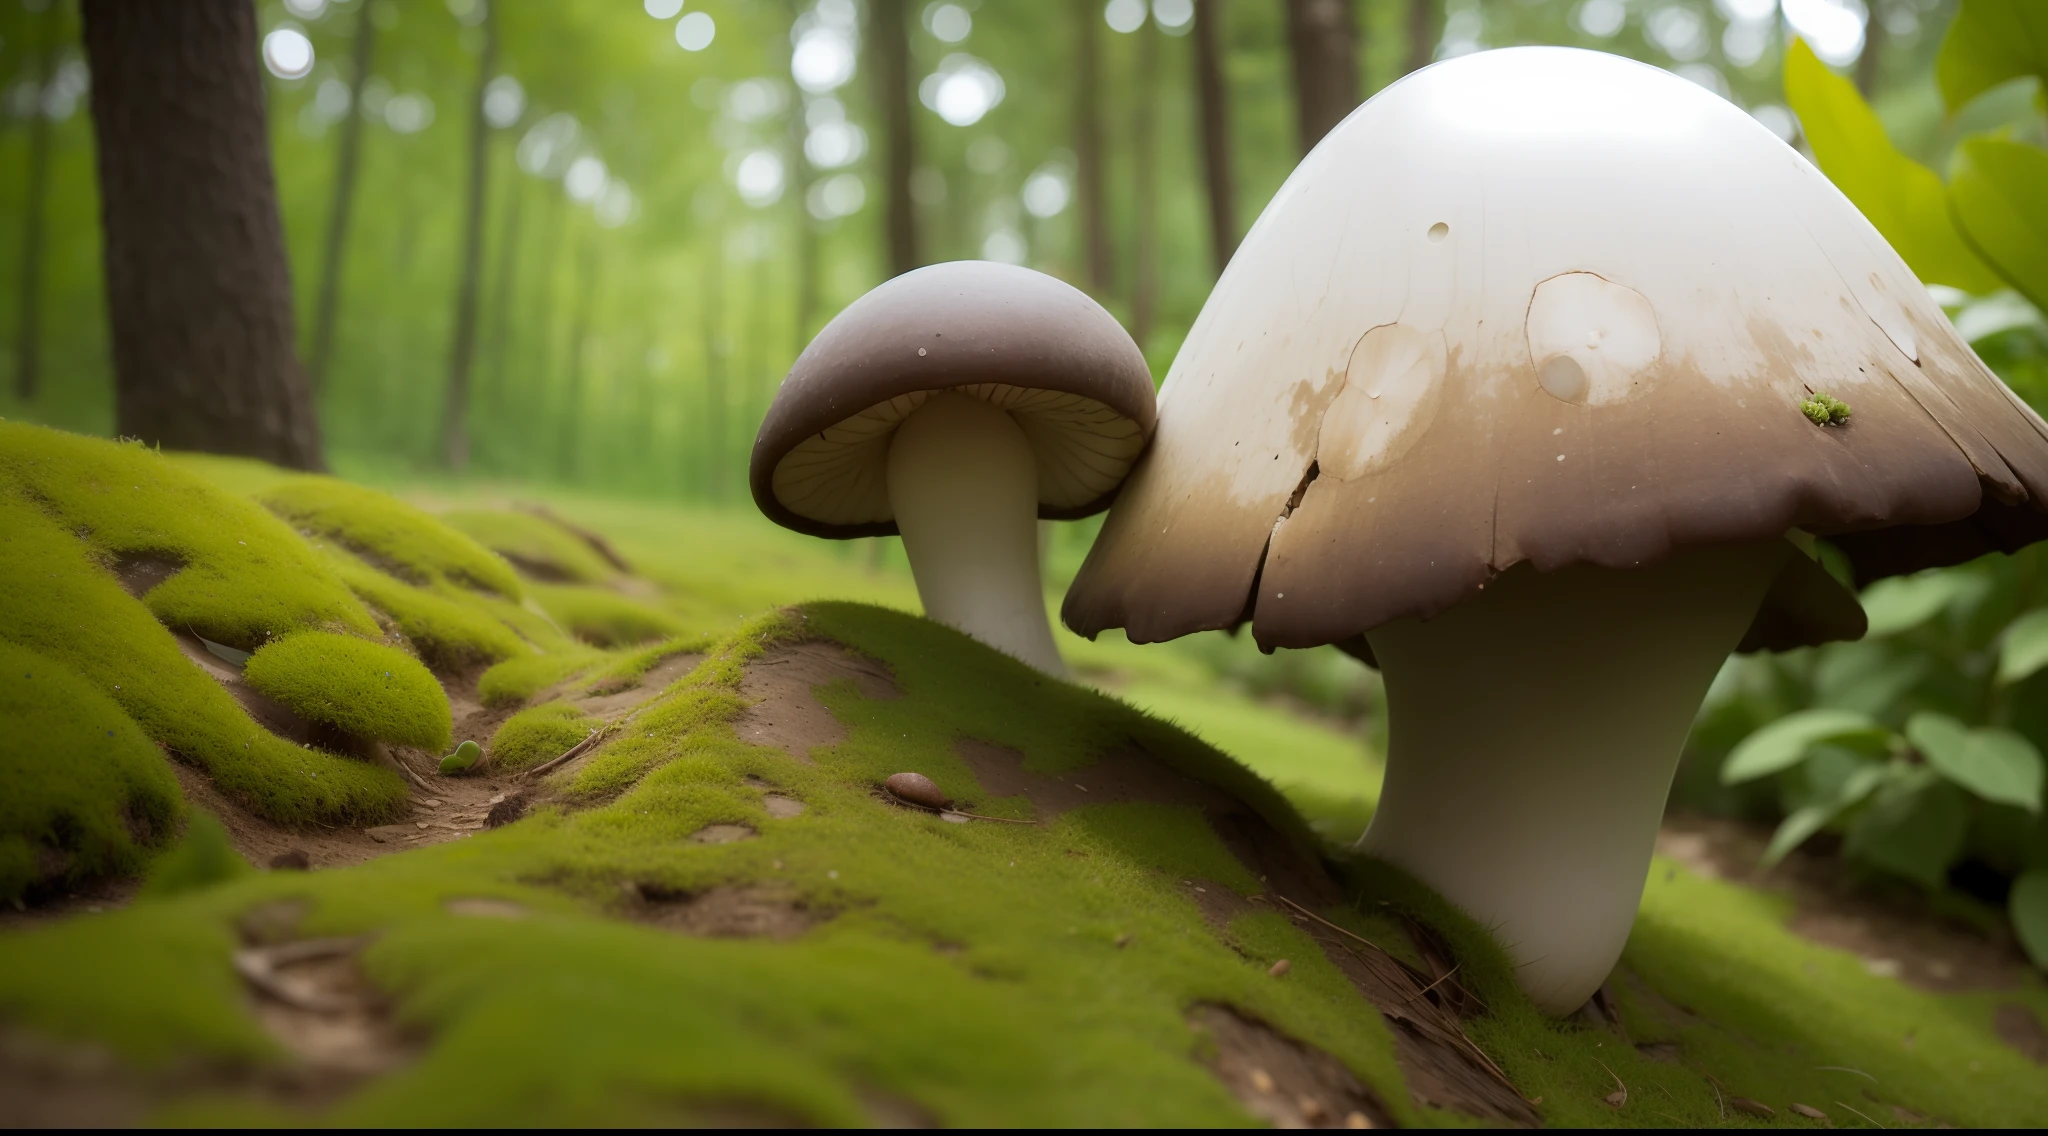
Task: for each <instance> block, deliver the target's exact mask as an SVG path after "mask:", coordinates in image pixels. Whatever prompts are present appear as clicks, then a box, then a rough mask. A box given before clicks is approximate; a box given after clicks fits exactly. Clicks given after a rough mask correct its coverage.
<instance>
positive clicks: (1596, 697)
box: [1358, 540, 1797, 1014]
mask: <svg viewBox="0 0 2048 1136" xmlns="http://www.w3.org/2000/svg"><path fill="white" fill-rule="evenodd" d="M1787 555H1797V553H1796V552H1794V551H1793V550H1792V549H1791V548H1790V546H1788V545H1787V544H1786V543H1785V542H1784V541H1782V540H1772V541H1768V542H1764V543H1760V544H1743V545H1733V546H1724V547H1716V548H1706V549H1699V550H1695V551H1692V552H1688V553H1684V554H1681V555H1679V556H1676V557H1673V558H1672V559H1670V560H1667V561H1665V562H1664V563H1662V564H1658V565H1655V566H1652V567H1649V568H1635V569H1628V570H1615V569H1606V568H1596V567H1592V566H1578V567H1572V568H1567V569H1564V570H1561V571H1558V572H1553V573H1538V572H1535V571H1533V570H1531V569H1529V568H1527V567H1522V568H1518V569H1516V570H1513V571H1510V572H1508V573H1505V574H1503V575H1501V576H1498V577H1496V578H1495V579H1494V580H1493V581H1492V582H1491V583H1490V584H1489V585H1488V586H1487V588H1486V589H1485V590H1484V591H1483V592H1481V593H1480V594H1478V595H1477V596H1474V597H1473V598H1471V599H1468V600H1465V601H1463V602H1461V603H1459V604H1457V605H1456V606H1454V607H1452V608H1450V609H1448V610H1446V611H1443V612H1441V613H1439V614H1437V615H1436V616H1434V617H1433V618H1431V619H1429V620H1427V621H1424V620H1418V619H1415V618H1413V617H1409V618H1405V619H1401V620H1397V621H1395V622H1393V623H1389V624H1387V625H1386V626H1384V627H1381V628H1379V629H1378V630H1375V631H1372V632H1370V633H1368V635H1367V639H1368V640H1369V641H1370V642H1371V644H1372V650H1373V654H1374V655H1375V656H1376V657H1377V658H1378V660H1379V664H1380V667H1381V670H1382V672H1383V673H1384V674H1385V676H1386V683H1387V708H1388V714H1389V722H1388V725H1389V727H1390V739H1389V745H1388V757H1387V775H1386V783H1385V786H1384V788H1383V790H1382V792H1381V795H1380V802H1379V809H1378V811H1377V812H1376V813H1375V814H1374V816H1373V819H1372V824H1371V826H1370V827H1369V828H1367V829H1366V833H1365V835H1364V836H1363V837H1362V838H1361V839H1360V840H1359V842H1358V847H1359V849H1360V850H1361V851H1363V852H1366V853H1368V854H1370V855H1373V856H1377V857H1379V858H1381V859H1384V860H1388V861H1390V862H1392V863H1394V864H1396V865H1398V866H1399V867H1401V868H1403V869H1405V870H1407V871H1408V872H1410V873H1412V874H1414V875H1415V876H1416V877H1418V878H1420V879H1421V880H1422V881H1423V882H1424V883H1426V884H1428V885H1429V886H1431V887H1433V888H1435V889H1436V890H1437V891H1438V892H1439V893H1440V894H1442V895H1443V896H1444V898H1446V899H1448V900H1450V901H1451V902H1452V903H1453V904H1456V905H1457V906H1458V907H1459V908H1461V909H1462V910H1463V911H1464V912H1465V913H1466V914H1468V915H1470V916H1471V917H1472V918H1473V919H1474V920H1475V921H1476V922H1478V923H1479V924H1480V925H1481V926H1483V927H1485V928H1487V929H1488V930H1489V931H1491V932H1492V933H1493V935H1494V936H1495V938H1496V939H1497V940H1498V941H1499V942H1500V944H1501V946H1502V947H1503V948H1504V949H1505V950H1506V951H1507V953H1508V955H1509V957H1510V958H1511V959H1512V960H1513V961H1514V963H1515V967H1516V977H1517V981H1518V982H1519V983H1520V985H1521V987H1522V989H1523V990H1524V991H1525V992H1527V993H1528V995H1529V997H1530V998H1531V999H1533V1000H1534V1001H1535V1003H1536V1005H1537V1007H1538V1008H1540V1009H1542V1010H1544V1011H1545V1012H1548V1013H1552V1014H1565V1013H1569V1012H1571V1011H1572V1010H1575V1009H1577V1008H1578V1007H1579V1006H1580V1005H1582V1004H1584V1002H1585V1000H1586V999H1587V998H1588V997H1590V996H1591V995H1592V993H1593V991H1594V990H1596V989H1598V987H1599V985H1600V983H1601V982H1602V981H1603V980H1604V979H1605V978H1606V977H1607V974H1608V972H1609V971H1610V970H1611V969H1613V966H1614V963H1615V960H1616V959H1618V958H1619V957H1620V956H1621V948H1622V944H1623V943H1624V942H1626V941H1627V939H1628V933H1629V928H1630V926H1631V925H1632V924H1633V923H1634V922H1635V914H1636V906H1637V904H1638V903H1639V902H1640V901H1641V899H1642V893H1643V881H1644V877H1645V876H1646V874H1647V873H1648V869H1649V863H1650V854H1651V851H1652V849H1653V848H1654V847H1655V845H1656V841H1657V828H1658V825H1659V823H1660V822H1661V821H1662V819H1663V815H1664V800H1665V797H1666V796H1667V795H1668V794H1669V793H1670V790H1671V779H1672V776H1673V775H1674V773H1675V772H1676V771H1677V767H1678V757H1679V752H1680V750H1681V749H1682V748H1683V747H1684V745H1685V737H1686V733H1687V731H1688V730H1689V729H1690V728H1691V725H1692V721H1693V718H1694V716H1695V715H1696V714H1697V712H1698V710H1699V706H1700V702H1701V700H1702V699H1704V698H1705V697H1706V693H1707V688H1708V686H1710V685H1711V684H1712V683H1713V680H1714V675H1715V673H1716V672H1717V671H1718V670H1719V669H1720V667H1721V664H1722V662H1723V661H1724V660H1725V659H1726V658H1727V657H1728V653H1729V652H1730V651H1732V650H1734V648H1735V645H1736V644H1737V643H1738V642H1739V641H1740V640H1741V638H1742V635H1743V632H1744V630H1745V629H1746V628H1747V627H1748V626H1749V624H1750V621H1751V619H1752V618H1753V617H1754V616H1755V614H1756V612H1757V609H1758V607H1759V606H1760V605H1761V604H1762V602H1763V597H1764V592H1765V590H1766V589H1767V588H1768V587H1769V585H1770V581H1771V578H1772V576H1773V575H1775V574H1776V572H1777V570H1778V569H1779V567H1780V566H1781V565H1782V564H1783V563H1784V558H1785V557H1786V556H1787Z"/></svg>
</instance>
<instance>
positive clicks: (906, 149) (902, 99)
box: [868, 0, 922, 276]
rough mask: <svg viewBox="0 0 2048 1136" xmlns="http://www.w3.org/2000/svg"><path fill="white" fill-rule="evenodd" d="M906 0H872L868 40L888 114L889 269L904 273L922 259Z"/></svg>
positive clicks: (881, 104) (878, 95) (879, 99)
mask: <svg viewBox="0 0 2048 1136" xmlns="http://www.w3.org/2000/svg"><path fill="white" fill-rule="evenodd" d="M906 10H907V5H906V4H905V0H871V3H869V5H868V42H869V43H870V45H871V46H872V48H873V51H874V73H875V104H876V106H877V107H878V108H879V109H880V111H881V114H882V124H883V130H884V133H886V134H887V135H888V137H887V138H886V139H885V140H884V141H885V145H886V147H887V150H886V152H885V153H884V154H883V156H882V171H883V173H882V180H883V185H884V186H885V189H884V190H883V194H884V196H885V198H886V199H887V208H888V226H887V233H888V240H889V275H891V276H901V275H902V274H903V273H905V272H908V271H910V270H911V269H913V268H916V267H917V266H918V265H919V264H920V263H922V262H921V261H920V260H919V255H918V246H917V203H916V202H915V201H913V200H912V199H911V196H910V176H911V174H912V173H913V172H914V171H915V170H916V169H917V139H916V138H915V136H914V132H915V129H916V127H915V125H914V124H913V123H912V121H911V117H910V99H911V92H910V31H909V28H908V24H907V21H908V15H907V11H906Z"/></svg>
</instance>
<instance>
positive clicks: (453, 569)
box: [258, 475, 523, 602]
mask: <svg viewBox="0 0 2048 1136" xmlns="http://www.w3.org/2000/svg"><path fill="white" fill-rule="evenodd" d="M258 500H259V501H261V502H262V504H263V505H265V506H266V507H268V508H269V509H270V511H271V512H273V513H276V514H277V515H278V516H280V517H282V518H284V519H285V520H287V521H289V522H291V524H292V525H293V526H294V527H296V528H298V529H299V530H300V531H301V532H303V533H305V534H307V535H309V536H316V537H324V538H326V539H328V540H332V541H335V542H337V543H339V544H341V545H342V546H343V547H345V548H347V549H348V550H349V551H350V552H352V553H354V554H355V555H356V556H358V557H360V558H362V559H363V560H365V561H368V562H369V563H370V564H371V565H373V566H374V567H376V568H377V569H379V570H380V571H382V572H384V573H385V574H386V575H390V576H396V577H398V578H399V579H401V580H404V581H406V582H408V583H412V584H453V585H456V586H459V587H466V588H473V589H478V590H482V591H490V592H496V593H497V594H498V595H500V596H502V597H504V598H506V599H508V600H513V601H515V602H516V601H518V600H519V599H521V598H522V595H523V593H522V592H521V590H520V587H519V578H518V576H516V575H515V574H514V573H513V571H512V566H511V565H510V564H507V563H506V562H505V561H504V559H503V558H501V557H499V556H498V555H497V554H496V553H493V552H492V551H491V550H490V549H488V548H485V547H484V546H483V545H481V544H479V543H477V542H476V540H474V539H473V538H471V537H470V536H469V535H468V534H466V533H463V532H460V531H458V530H456V529H453V528H450V527H449V526H447V525H444V524H442V523H441V522H440V521H437V520H435V519H434V518H433V517H430V516H428V515H427V514H426V513H423V512H421V511H420V510H418V509H415V508H413V507H412V506H411V505H408V504H406V503H405V502H403V501H400V500H398V499H397V498H395V497H393V496H391V495H390V494H388V493H379V492H377V491H376V490H374V489H366V488H364V487H363V486H360V485H354V484H351V483H349V482H346V481H342V480H341V479H339V478H334V477H321V476H317V475H310V476H305V477H297V478H293V479H292V480H290V481H287V482H285V483H283V484H281V485H277V486H275V487H273V488H271V489H269V490H266V491H265V492H264V493H263V494H262V495H261V496H260V497H259V498H258Z"/></svg>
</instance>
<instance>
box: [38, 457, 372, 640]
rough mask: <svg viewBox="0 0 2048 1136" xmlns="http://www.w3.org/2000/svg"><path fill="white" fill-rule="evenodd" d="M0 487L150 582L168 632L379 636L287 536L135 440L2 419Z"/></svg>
mask: <svg viewBox="0 0 2048 1136" xmlns="http://www.w3.org/2000/svg"><path fill="white" fill-rule="evenodd" d="M0 485H4V486H8V487H11V488H12V490H13V491H14V494H15V495H17V496H18V497H20V498H21V499H23V500H26V501H30V502H33V503H34V504H35V505H36V506H37V507H39V509H40V511H43V512H45V513H46V514H47V515H48V516H49V517H51V518H52V519H53V520H55V521H57V522H58V523H59V524H60V525H61V527H62V528H64V529H66V530H68V531H70V532H73V533H79V534H82V535H83V536H84V537H85V538H86V539H87V540H88V541H89V542H90V543H91V545H92V547H93V548H94V549H95V550H97V551H99V552H101V553H102V554H104V555H105V556H106V557H107V558H108V560H109V561H110V563H112V564H113V565H114V566H115V567H124V568H132V570H133V571H134V573H135V575H136V577H137V579H138V583H149V584H151V585H152V586H149V587H148V590H147V592H146V594H145V595H144V600H143V602H145V603H147V604H148V605H149V610H150V611H151V612H153V613H154V614H155V615H156V617H157V619H158V620H160V621H161V622H163V623H164V624H165V625H167V626H170V627H175V628H178V629H180V630H188V631H191V632H193V633H195V634H198V635H203V636H205V637H206V638H208V639H211V640H214V641H215V642H218V643H225V644H227V645H229V646H232V647H238V648H242V649H244V650H253V649H255V647H256V646H257V645H258V644H260V643H262V642H263V641H264V640H265V639H267V638H269V637H270V636H272V635H281V634H283V633H285V632H288V631H296V630H300V629H302V628H325V629H328V630H337V631H341V630H345V631H353V632H355V633H357V634H361V635H375V634H377V633H378V632H377V624H376V621H375V620H374V619H372V618H371V616H370V613H369V612H368V611H366V610H365V609H364V608H363V605H362V604H361V603H359V602H357V600H356V599H355V597H354V596H352V595H351V594H349V590H348V588H347V587H346V586H344V585H343V584H342V582H341V581H340V580H339V579H337V578H336V577H335V574H334V573H333V572H332V571H331V570H329V569H328V567H327V566H326V565H325V564H323V563H322V562H321V560H320V558H319V557H318V556H317V555H315V554H314V552H313V550H312V549H311V548H310V547H308V546H307V544H306V542H304V541H303V540H300V539H299V537H298V535H297V534H296V533H294V532H292V531H291V529H289V528H287V527H286V526H285V525H284V524H283V523H282V522H280V521H279V520H277V519H276V518H275V517H272V516H271V515H270V514H268V513H267V512H265V511H264V510H263V509H262V508H261V507H259V506H257V505H256V504H255V503H253V502H251V501H247V500H244V499H242V498H238V497H233V496H230V495H228V494H226V493H222V492H221V491H220V490H218V489H216V488H214V487H213V486H212V485H211V484H209V483H208V482H206V481H205V480H203V479H202V478H200V477H199V476H198V475H196V474H194V473H191V472H189V471H187V470H185V469H183V468H181V467H179V466H177V465H175V464H173V463H172V462H170V461H167V460H166V459H165V458H164V457H163V456H162V455H160V454H158V453H156V452H155V451H153V450H149V449H145V448H144V447H142V446H141V445H139V444H136V443H122V442H106V441H101V440H98V439H94V438H83V437H80V436H78V435H76V434H66V433H63V432H61V431H57V430H49V429H45V428H43V427H40V426H26V425H22V424H21V423H17V422H5V421H0Z"/></svg>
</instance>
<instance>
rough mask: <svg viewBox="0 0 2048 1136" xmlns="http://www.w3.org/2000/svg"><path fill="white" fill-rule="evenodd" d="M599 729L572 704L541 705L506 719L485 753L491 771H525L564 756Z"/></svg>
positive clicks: (553, 703) (552, 703) (492, 736)
mask: <svg viewBox="0 0 2048 1136" xmlns="http://www.w3.org/2000/svg"><path fill="white" fill-rule="evenodd" d="M600 725H601V723H600V722H599V720H598V719H596V718H593V717H591V716H590V715H588V714H585V713H584V712H583V711H582V710H580V709H578V708H577V707H576V706H575V705H574V704H573V703H568V702H544V703H542V704H541V705H539V706H529V707H527V708H526V709H524V710H521V711H520V712H519V713H517V714H514V715H512V716H511V717H510V718H507V719H505V724H504V725H502V726H499V727H498V732H497V733H495V734H492V735H491V744H490V745H489V746H487V747H486V752H487V753H489V755H490V759H491V767H492V768H493V769H494V770H506V771H510V770H517V769H526V768H529V767H531V766H535V765H539V764H540V763H541V762H543V761H547V760H550V759H552V758H555V757H559V756H561V755H562V754H564V753H567V752H568V751H569V750H570V749H571V748H572V747H574V746H575V745H576V744H577V743H578V742H581V741H582V740H583V739H584V738H586V737H588V736H590V732H591V731H592V730H595V729H597V728H598V727H599V726H600Z"/></svg>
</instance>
